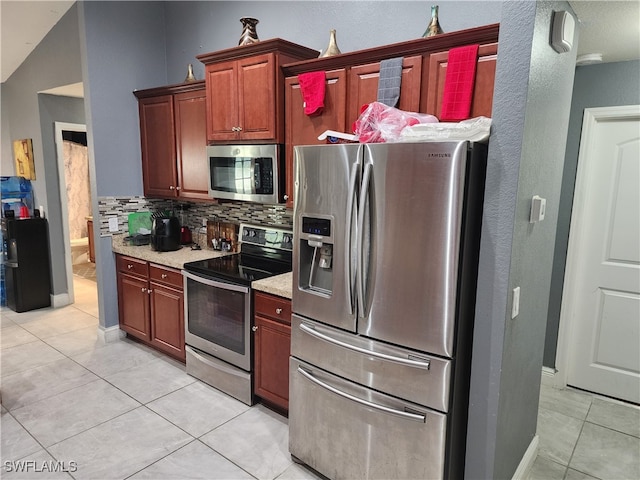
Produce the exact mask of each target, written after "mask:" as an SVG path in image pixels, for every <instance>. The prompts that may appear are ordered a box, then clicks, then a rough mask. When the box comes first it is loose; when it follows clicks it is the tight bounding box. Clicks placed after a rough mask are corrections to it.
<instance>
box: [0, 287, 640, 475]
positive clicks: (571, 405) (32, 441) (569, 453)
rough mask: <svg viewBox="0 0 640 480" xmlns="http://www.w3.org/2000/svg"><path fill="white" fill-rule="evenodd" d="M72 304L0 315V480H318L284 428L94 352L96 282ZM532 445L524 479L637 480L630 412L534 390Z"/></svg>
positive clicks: (177, 373)
mask: <svg viewBox="0 0 640 480" xmlns="http://www.w3.org/2000/svg"><path fill="white" fill-rule="evenodd" d="M75 297H76V303H75V304H74V305H72V306H68V307H64V308H60V309H55V310H54V309H44V310H38V311H34V312H26V313H21V314H16V313H14V312H12V311H10V310H6V309H5V310H2V312H1V316H0V318H1V320H2V330H1V331H0V338H1V347H0V359H1V361H2V369H1V374H2V376H1V378H0V391H1V392H2V416H1V421H0V427H1V433H0V440H1V445H0V447H1V450H0V454H1V459H2V466H0V469H1V470H0V477H2V478H3V479H4V478H7V479H13V478H38V479H41V480H44V479H48V478H67V479H69V478H77V479H85V478H87V479H92V478H95V479H125V478H131V479H134V478H135V479H185V478H206V479H260V480H262V479H265V480H266V479H269V480H270V479H276V478H277V479H279V480H292V479H318V478H319V477H317V476H315V475H314V474H313V473H312V472H311V471H309V470H307V469H306V468H304V467H302V466H300V465H297V464H294V463H293V462H292V460H291V457H290V455H289V453H288V448H287V439H288V430H287V419H286V418H285V417H282V416H280V415H278V414H277V413H274V412H273V411H271V410H269V409H267V408H265V407H263V406H261V405H256V406H253V407H248V406H246V405H244V404H242V403H241V402H238V401H236V400H235V399H233V398H231V397H229V396H227V395H225V394H223V393H221V392H219V391H218V390H216V389H214V388H212V387H210V386H208V385H206V384H204V383H201V382H199V381H198V380H196V379H194V378H193V377H190V376H188V375H186V374H185V372H184V367H183V366H182V365H181V364H180V363H178V362H175V361H173V360H171V359H169V358H167V357H166V356H164V355H161V354H159V353H157V352H155V351H154V350H151V349H149V348H146V347H144V346H142V345H140V344H138V343H136V342H132V341H130V340H126V339H125V340H122V341H119V342H115V343H110V344H107V345H104V344H100V342H99V340H98V337H97V328H96V327H97V317H98V308H97V301H96V284H95V282H92V281H90V280H85V279H81V278H78V277H76V278H75ZM538 434H539V435H540V451H539V455H538V458H537V459H536V461H535V463H534V465H533V469H532V471H531V475H530V478H531V479H532V480H538V479H544V480H554V479H567V480H578V479H593V478H596V479H602V480H604V479H611V480H627V479H638V478H640V467H639V465H640V460H639V453H640V438H639V437H640V409H638V408H637V407H634V406H629V405H626V404H622V403H618V402H612V401H609V400H605V399H602V398H600V397H597V396H593V395H589V394H586V393H583V392H579V391H575V390H570V389H567V390H555V389H553V388H550V387H547V386H543V387H542V391H541V396H540V412H539V416H538ZM19 461H22V462H23V463H22V464H19V463H18V462H19ZM26 461H31V462H32V463H30V464H27V463H24V462H26ZM20 465H22V468H23V469H26V468H27V465H28V466H29V471H28V472H26V471H24V472H17V471H15V470H16V469H17V468H20ZM47 469H48V470H55V469H57V471H54V472H48V471H46V470H47ZM63 469H64V470H66V471H61V470H63ZM9 470H14V471H9ZM36 470H39V471H36ZM43 470H45V471H43Z"/></svg>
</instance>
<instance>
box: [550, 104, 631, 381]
mask: <svg viewBox="0 0 640 480" xmlns="http://www.w3.org/2000/svg"><path fill="white" fill-rule="evenodd" d="M639 109H640V106H639V105H623V106H617V107H597V108H586V109H585V111H584V117H583V121H582V135H581V137H580V150H579V153H578V169H577V173H576V183H575V190H574V196H573V208H572V212H571V224H570V230H569V245H568V248H567V262H566V265H565V274H564V287H563V292H562V302H561V307H560V325H559V328H558V344H557V352H556V373H555V375H554V376H553V382H552V383H553V385H554V386H555V387H558V388H564V387H566V386H567V370H568V367H569V359H570V352H571V348H572V341H571V340H572V337H573V335H572V332H573V331H574V329H575V328H578V325H579V324H578V321H577V319H576V318H574V316H573V315H572V312H573V310H574V308H575V307H574V306H575V304H576V303H577V302H579V301H580V299H579V298H577V292H576V283H577V282H576V281H575V280H576V276H577V274H578V272H577V268H578V265H579V263H580V259H579V258H578V256H577V253H576V247H577V245H578V242H579V240H580V238H581V237H582V235H583V232H582V229H583V228H584V224H585V219H586V218H587V217H588V215H589V212H588V211H586V208H585V204H586V202H585V201H584V200H585V197H586V196H587V195H588V193H589V192H586V191H585V190H584V185H585V184H586V180H587V179H586V172H585V171H584V170H585V165H584V161H585V160H584V159H585V157H586V156H587V152H589V151H590V150H591V149H593V131H594V129H595V128H596V126H597V124H598V123H599V122H603V121H606V120H615V119H624V118H629V117H637V116H638V111H639Z"/></svg>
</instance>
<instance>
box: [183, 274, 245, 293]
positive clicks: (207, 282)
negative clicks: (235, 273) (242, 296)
mask: <svg viewBox="0 0 640 480" xmlns="http://www.w3.org/2000/svg"><path fill="white" fill-rule="evenodd" d="M182 275H184V276H185V278H190V279H191V280H193V281H194V282H198V283H204V284H205V285H209V286H210V287H217V288H221V289H223V290H232V291H234V292H241V293H249V291H250V290H251V289H250V288H249V287H245V286H243V285H235V284H233V283H226V282H218V281H216V280H212V279H210V278H205V277H201V276H199V275H194V274H192V273H189V272H187V271H186V270H182Z"/></svg>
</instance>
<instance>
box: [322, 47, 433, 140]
mask: <svg viewBox="0 0 640 480" xmlns="http://www.w3.org/2000/svg"><path fill="white" fill-rule="evenodd" d="M380 63H381V62H375V63H369V64H365V65H357V66H355V67H351V68H350V69H349V106H348V108H347V127H348V130H346V131H347V133H353V132H351V125H352V124H353V122H355V121H356V120H357V119H358V117H359V116H360V109H361V107H362V106H363V105H364V104H367V103H371V102H375V101H376V100H377V99H378V80H379V78H380ZM421 83H422V56H413V57H406V58H404V59H403V61H402V83H401V87H400V99H399V101H398V104H397V105H396V108H399V109H400V110H404V111H407V112H417V111H418V110H419V108H420V86H421ZM334 130H335V129H334Z"/></svg>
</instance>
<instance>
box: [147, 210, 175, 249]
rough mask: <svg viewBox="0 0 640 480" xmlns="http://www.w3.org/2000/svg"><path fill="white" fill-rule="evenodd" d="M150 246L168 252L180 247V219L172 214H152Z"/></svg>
mask: <svg viewBox="0 0 640 480" xmlns="http://www.w3.org/2000/svg"><path fill="white" fill-rule="evenodd" d="M151 248H152V249H153V250H156V251H158V252H170V251H173V250H178V249H179V248H180V221H179V220H178V218H177V217H174V216H173V215H165V214H154V215H153V217H152V223H151Z"/></svg>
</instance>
